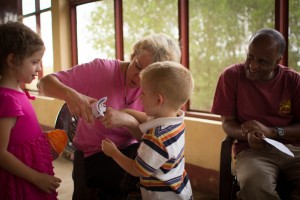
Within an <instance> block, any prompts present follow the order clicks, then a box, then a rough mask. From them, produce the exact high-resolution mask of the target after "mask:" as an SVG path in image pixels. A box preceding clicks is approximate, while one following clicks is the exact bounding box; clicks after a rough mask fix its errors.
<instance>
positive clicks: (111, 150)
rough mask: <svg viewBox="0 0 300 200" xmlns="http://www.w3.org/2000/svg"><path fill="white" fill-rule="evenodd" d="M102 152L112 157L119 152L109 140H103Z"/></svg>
mask: <svg viewBox="0 0 300 200" xmlns="http://www.w3.org/2000/svg"><path fill="white" fill-rule="evenodd" d="M102 151H103V152H104V153H105V154H106V155H107V156H110V157H113V156H114V155H115V153H116V152H117V151H118V148H117V146H116V145H115V143H114V142H113V141H111V140H110V139H108V138H105V139H104V140H102Z"/></svg>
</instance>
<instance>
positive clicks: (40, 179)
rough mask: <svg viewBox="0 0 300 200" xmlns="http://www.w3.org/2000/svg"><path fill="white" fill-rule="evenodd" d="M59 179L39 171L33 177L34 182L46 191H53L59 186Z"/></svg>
mask: <svg viewBox="0 0 300 200" xmlns="http://www.w3.org/2000/svg"><path fill="white" fill-rule="evenodd" d="M60 183H61V179H59V178H57V177H55V176H51V175H48V174H43V173H39V174H38V175H37V177H36V178H35V181H34V184H35V185H36V186H37V187H38V188H40V189H41V190H43V191H44V192H46V193H49V194H50V193H52V192H55V191H56V189H57V188H58V187H59V186H60Z"/></svg>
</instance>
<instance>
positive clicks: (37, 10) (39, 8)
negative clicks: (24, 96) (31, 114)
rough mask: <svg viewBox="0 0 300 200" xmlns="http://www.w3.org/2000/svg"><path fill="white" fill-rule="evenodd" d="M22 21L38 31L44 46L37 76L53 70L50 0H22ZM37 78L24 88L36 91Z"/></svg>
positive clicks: (39, 76)
mask: <svg viewBox="0 0 300 200" xmlns="http://www.w3.org/2000/svg"><path fill="white" fill-rule="evenodd" d="M22 17H23V23H24V24H25V25H27V26H28V27H30V28H31V29H32V30H34V31H36V32H39V33H40V35H41V37H42V39H43V41H44V43H45V46H46V51H45V53H44V56H43V59H42V69H43V70H42V72H40V73H39V75H38V78H41V77H42V76H44V75H47V74H50V73H52V72H53V44H52V42H53V41H52V16H51V0H26V1H25V0H23V1H22ZM37 81H38V80H37V79H35V80H33V81H32V83H31V84H26V86H25V88H26V89H28V90H33V91H36V90H37V88H36V84H37Z"/></svg>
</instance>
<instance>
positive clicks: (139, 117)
mask: <svg viewBox="0 0 300 200" xmlns="http://www.w3.org/2000/svg"><path fill="white" fill-rule="evenodd" d="M122 111H123V112H125V113H127V114H129V115H131V116H133V117H134V118H135V119H136V120H138V121H139V122H140V123H145V122H146V121H148V118H149V117H148V116H147V115H146V113H144V112H141V111H137V110H133V109H128V108H126V109H123V110H122Z"/></svg>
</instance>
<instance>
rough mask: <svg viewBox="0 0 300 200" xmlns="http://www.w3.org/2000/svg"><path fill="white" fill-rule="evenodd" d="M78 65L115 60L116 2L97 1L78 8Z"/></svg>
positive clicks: (109, 0) (108, 0)
mask: <svg viewBox="0 0 300 200" xmlns="http://www.w3.org/2000/svg"><path fill="white" fill-rule="evenodd" d="M76 19H77V24H76V27H77V51H78V63H79V64H80V63H84V62H89V61H92V60H93V59H95V58H107V59H109V58H111V59H113V58H115V57H116V52H115V27H114V2H113V1H111V0H104V1H97V2H92V3H87V4H83V5H80V6H77V7H76Z"/></svg>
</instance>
